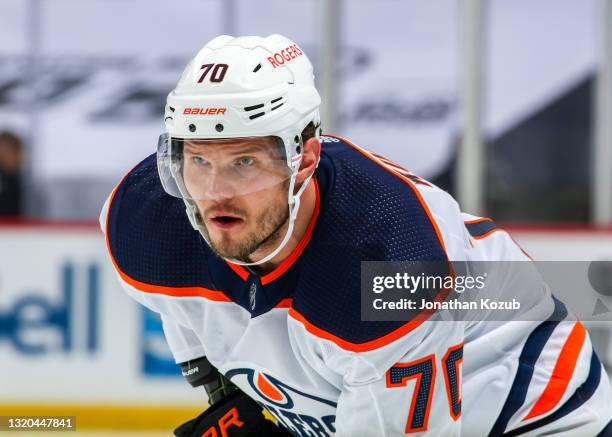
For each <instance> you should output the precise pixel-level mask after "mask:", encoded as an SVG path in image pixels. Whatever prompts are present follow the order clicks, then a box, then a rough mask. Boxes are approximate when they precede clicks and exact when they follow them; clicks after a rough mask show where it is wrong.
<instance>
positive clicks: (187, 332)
mask: <svg viewBox="0 0 612 437" xmlns="http://www.w3.org/2000/svg"><path fill="white" fill-rule="evenodd" d="M161 320H162V326H163V328H164V335H165V337H166V341H167V342H168V346H169V347H170V351H171V352H172V356H173V357H174V361H175V362H176V363H177V364H180V363H184V362H186V361H190V360H194V359H196V358H200V357H203V356H204V355H206V353H205V351H204V346H203V345H202V343H201V342H200V339H199V338H198V337H197V335H196V334H195V332H193V331H192V330H191V329H188V328H185V327H184V326H181V325H179V324H178V323H176V322H175V321H174V320H172V319H171V318H170V317H168V316H166V315H164V314H162V315H161Z"/></svg>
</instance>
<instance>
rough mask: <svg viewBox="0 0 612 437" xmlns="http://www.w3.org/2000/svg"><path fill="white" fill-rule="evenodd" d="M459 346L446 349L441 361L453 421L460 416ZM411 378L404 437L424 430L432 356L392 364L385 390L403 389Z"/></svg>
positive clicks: (433, 375)
mask: <svg viewBox="0 0 612 437" xmlns="http://www.w3.org/2000/svg"><path fill="white" fill-rule="evenodd" d="M462 361H463V343H460V344H457V345H455V346H451V347H450V348H448V350H447V351H446V353H445V354H444V357H442V359H441V366H442V371H443V374H444V381H445V383H446V396H447V398H448V406H449V413H450V416H451V417H452V418H453V420H458V419H459V417H461V380H460V379H461V371H460V369H459V366H460V364H461V362H462ZM411 379H416V383H415V385H414V392H413V394H412V398H411V400H410V406H409V410H408V420H407V421H406V431H405V432H406V434H409V433H413V432H422V431H426V430H427V422H428V420H429V410H430V407H431V400H432V398H433V392H434V386H435V383H436V357H435V355H434V354H432V355H428V356H426V357H424V358H420V359H418V360H415V361H411V362H409V363H396V364H395V365H393V366H392V367H391V368H390V369H389V370H388V371H387V387H389V388H399V387H406V385H407V383H408V381H409V380H411Z"/></svg>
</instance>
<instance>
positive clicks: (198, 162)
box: [191, 155, 208, 167]
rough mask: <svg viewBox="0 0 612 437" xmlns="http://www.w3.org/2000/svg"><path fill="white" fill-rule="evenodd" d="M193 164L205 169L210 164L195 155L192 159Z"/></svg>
mask: <svg viewBox="0 0 612 437" xmlns="http://www.w3.org/2000/svg"><path fill="white" fill-rule="evenodd" d="M191 162H193V163H194V164H195V165H196V166H198V167H203V166H205V165H207V164H208V161H206V159H204V158H203V157H201V156H198V155H193V156H192V157H191Z"/></svg>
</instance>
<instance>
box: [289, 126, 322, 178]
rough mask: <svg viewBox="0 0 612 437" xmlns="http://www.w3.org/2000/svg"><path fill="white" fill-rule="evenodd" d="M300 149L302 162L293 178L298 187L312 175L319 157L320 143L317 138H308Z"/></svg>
mask: <svg viewBox="0 0 612 437" xmlns="http://www.w3.org/2000/svg"><path fill="white" fill-rule="evenodd" d="M302 147H303V148H304V151H303V152H302V162H301V164H300V169H299V170H298V173H297V175H296V178H295V182H296V185H297V186H300V185H301V184H302V182H304V181H305V180H306V178H308V176H310V175H311V174H313V173H314V171H315V168H316V166H317V163H318V162H319V157H320V156H321V142H320V141H319V139H318V138H314V137H313V138H309V139H308V140H306V142H305V143H304V144H303V145H302Z"/></svg>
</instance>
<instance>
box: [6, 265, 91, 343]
mask: <svg viewBox="0 0 612 437" xmlns="http://www.w3.org/2000/svg"><path fill="white" fill-rule="evenodd" d="M99 272H100V270H99V267H98V266H97V265H96V264H89V265H88V266H86V267H85V268H80V269H77V268H76V267H75V266H74V264H72V263H65V264H64V265H62V266H61V271H60V283H59V294H56V295H55V296H53V297H50V296H48V295H46V294H43V293H40V292H39V291H37V290H24V291H23V293H21V292H20V293H19V298H17V299H15V300H13V301H12V303H10V304H9V305H8V306H3V307H0V343H2V342H4V341H8V342H9V343H11V344H12V346H13V347H14V348H15V349H16V350H17V351H18V352H19V353H21V354H24V355H44V354H55V353H58V352H61V353H69V352H72V351H75V350H85V351H86V352H88V353H93V352H95V351H96V349H98V338H99V335H98V306H99V302H98V299H99V287H100V284H99V283H100V280H99V276H100V275H99ZM77 273H78V274H77ZM77 277H78V279H80V281H78V282H77V281H76V278H77Z"/></svg>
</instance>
